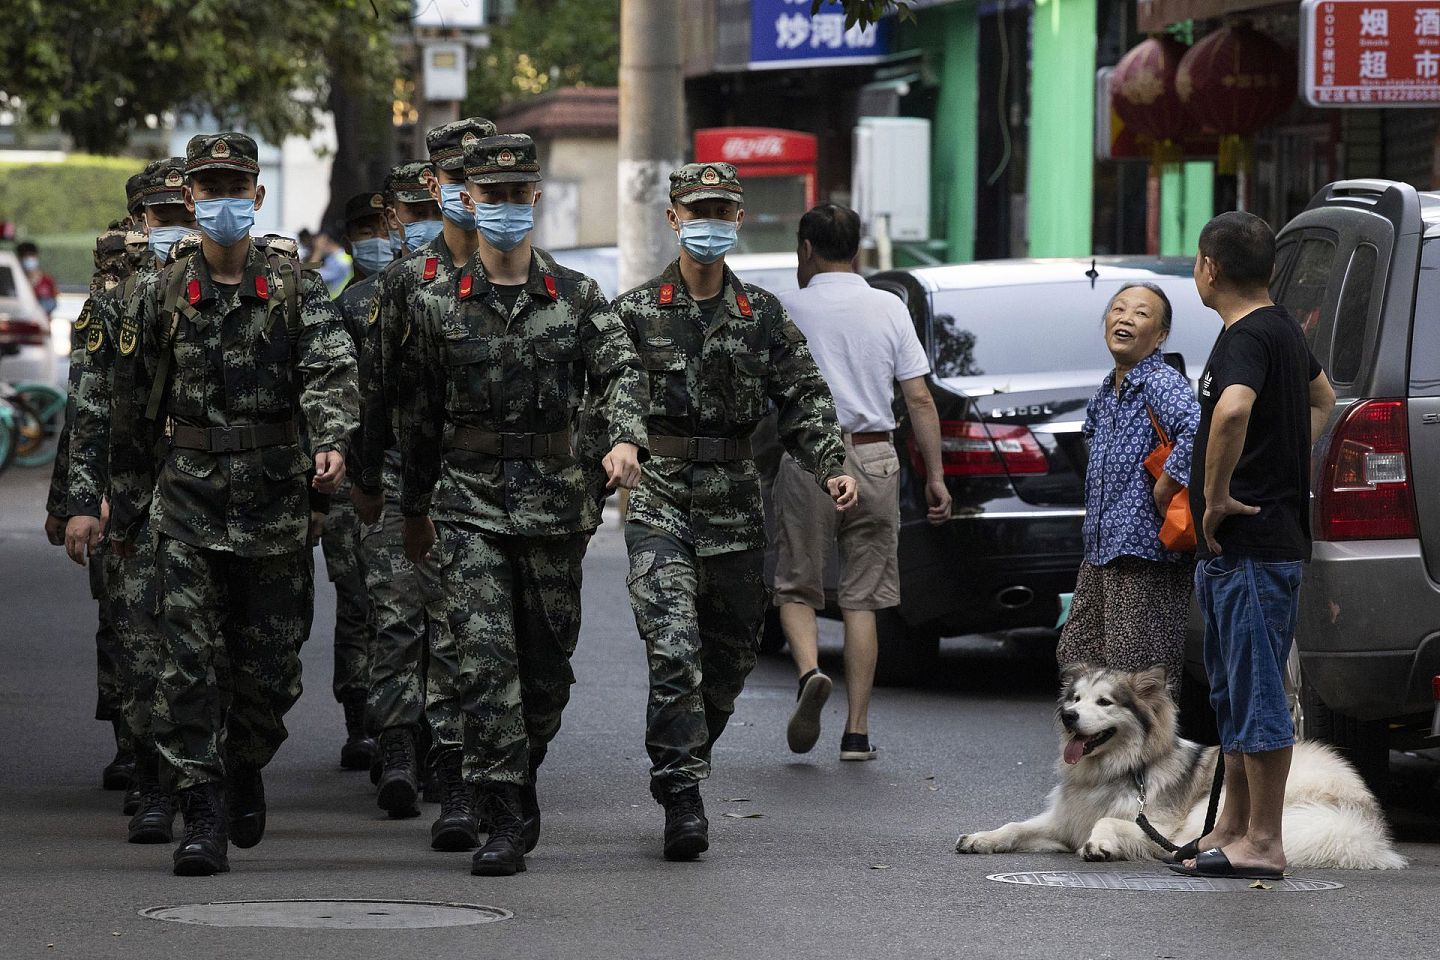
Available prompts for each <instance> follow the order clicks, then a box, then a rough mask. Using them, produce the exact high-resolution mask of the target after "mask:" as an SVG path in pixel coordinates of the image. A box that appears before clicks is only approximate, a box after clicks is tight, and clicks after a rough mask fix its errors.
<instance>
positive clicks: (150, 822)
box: [125, 754, 175, 843]
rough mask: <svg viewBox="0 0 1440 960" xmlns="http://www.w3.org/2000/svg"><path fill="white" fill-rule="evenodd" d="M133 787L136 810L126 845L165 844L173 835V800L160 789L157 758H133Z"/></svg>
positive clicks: (158, 759)
mask: <svg viewBox="0 0 1440 960" xmlns="http://www.w3.org/2000/svg"><path fill="white" fill-rule="evenodd" d="M135 783H136V784H137V786H138V787H139V790H140V806H139V808H138V809H137V810H136V811H135V815H134V816H133V817H131V818H130V831H129V835H128V836H127V837H126V838H125V839H126V840H128V841H129V842H130V843H169V842H170V841H171V840H172V839H173V838H174V831H175V798H174V797H173V796H172V795H171V794H170V791H168V790H166V789H165V788H164V787H162V786H160V758H159V757H157V756H155V755H154V754H149V755H146V754H140V755H138V756H136V758H135Z"/></svg>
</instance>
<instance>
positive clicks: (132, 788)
mask: <svg viewBox="0 0 1440 960" xmlns="http://www.w3.org/2000/svg"><path fill="white" fill-rule="evenodd" d="M136 764H137V765H138V764H139V760H138V759H137V760H136ZM140 792H141V790H140V775H139V774H138V773H137V774H136V775H135V776H133V777H131V778H130V785H129V786H127V787H126V788H125V797H124V799H122V800H121V801H120V812H121V814H123V815H124V816H127V817H129V816H133V815H134V813H135V811H136V810H139V809H140Z"/></svg>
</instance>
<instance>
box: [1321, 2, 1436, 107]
mask: <svg viewBox="0 0 1440 960" xmlns="http://www.w3.org/2000/svg"><path fill="white" fill-rule="evenodd" d="M1300 58H1301V65H1300V76H1301V79H1302V81H1303V87H1304V95H1305V100H1306V102H1308V103H1309V104H1311V105H1312V106H1316V107H1353V106H1356V105H1360V104H1371V105H1373V106H1377V107H1379V106H1385V107H1433V106H1436V105H1440V0H1304V2H1303V3H1302V4H1301V7H1300Z"/></svg>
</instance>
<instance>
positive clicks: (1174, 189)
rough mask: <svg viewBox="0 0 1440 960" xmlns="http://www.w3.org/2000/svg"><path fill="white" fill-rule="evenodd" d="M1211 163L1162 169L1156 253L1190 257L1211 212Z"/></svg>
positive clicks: (1212, 194)
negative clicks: (1158, 235) (1158, 248)
mask: <svg viewBox="0 0 1440 960" xmlns="http://www.w3.org/2000/svg"><path fill="white" fill-rule="evenodd" d="M1214 203H1215V165H1214V164H1213V163H1210V162H1209V161H1195V162H1191V163H1185V164H1175V165H1174V166H1168V167H1166V168H1165V173H1164V175H1163V176H1162V178H1161V181H1160V253H1161V254H1162V255H1164V256H1167V257H1176V256H1185V257H1188V256H1193V255H1194V253H1195V250H1196V248H1197V247H1198V246H1199V245H1200V230H1201V228H1202V227H1204V226H1205V224H1206V223H1208V222H1209V221H1210V217H1211V216H1213V214H1214Z"/></svg>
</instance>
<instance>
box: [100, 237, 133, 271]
mask: <svg viewBox="0 0 1440 960" xmlns="http://www.w3.org/2000/svg"><path fill="white" fill-rule="evenodd" d="M128 232H129V231H127V230H119V229H114V228H112V229H110V230H106V231H105V232H104V233H102V234H100V236H98V237H96V238H95V269H97V270H103V269H105V265H106V264H107V263H110V262H112V261H113V260H114V258H116V257H120V258H123V257H124V256H125V253H126V251H125V237H126V234H127V233H128Z"/></svg>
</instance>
